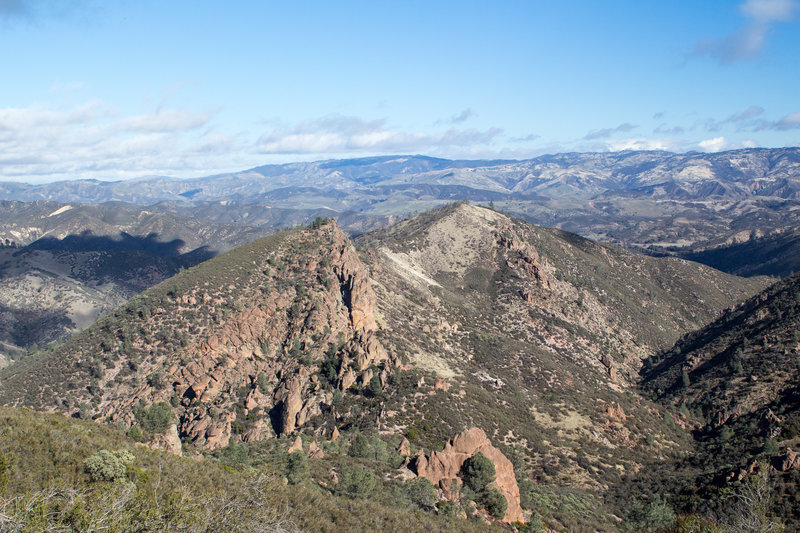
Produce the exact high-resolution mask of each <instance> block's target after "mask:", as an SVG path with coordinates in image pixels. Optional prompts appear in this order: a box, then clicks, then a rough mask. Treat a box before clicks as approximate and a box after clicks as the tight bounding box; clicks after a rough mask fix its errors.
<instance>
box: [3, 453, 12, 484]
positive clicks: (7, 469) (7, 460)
mask: <svg viewBox="0 0 800 533" xmlns="http://www.w3.org/2000/svg"><path fill="white" fill-rule="evenodd" d="M13 468H14V454H12V453H3V454H0V490H2V489H3V488H4V487H5V486H6V485H8V482H9V481H10V480H11V471H12V469H13Z"/></svg>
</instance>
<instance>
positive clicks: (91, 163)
mask: <svg viewBox="0 0 800 533" xmlns="http://www.w3.org/2000/svg"><path fill="white" fill-rule="evenodd" d="M212 116H213V113H211V112H204V113H196V112H192V111H189V110H186V109H162V110H157V111H153V112H147V113H141V114H137V115H132V116H120V113H119V112H118V111H116V110H114V109H113V108H112V107H110V106H108V105H106V104H104V103H103V102H100V101H90V102H86V103H84V104H81V105H77V106H74V107H72V108H65V109H53V108H50V107H48V106H45V105H41V104H37V105H32V106H29V107H25V108H0V163H1V164H0V180H3V179H22V180H26V181H41V180H44V179H48V180H53V179H67V178H70V179H71V178H82V177H93V178H100V179H109V178H121V177H128V176H132V175H139V174H142V173H158V174H167V173H170V172H172V171H184V170H186V169H187V168H196V167H197V166H200V165H207V164H208V163H209V160H208V159H207V158H206V157H205V156H206V155H209V154H211V153H212V150H211V149H210V148H211V147H210V144H207V145H206V146H205V147H204V146H203V144H202V143H203V142H206V143H210V142H212V141H211V139H210V138H206V137H207V135H208V132H207V131H206V132H204V131H201V128H203V127H204V126H208V124H209V123H210V121H211V119H212ZM217 140H219V139H217ZM203 148H205V150H203ZM37 177H38V178H37Z"/></svg>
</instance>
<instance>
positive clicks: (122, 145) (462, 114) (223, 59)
mask: <svg viewBox="0 0 800 533" xmlns="http://www.w3.org/2000/svg"><path fill="white" fill-rule="evenodd" d="M290 4H291V5H290ZM799 4H800V1H798V0H743V1H740V2H736V1H714V0H704V1H702V2H697V1H696V0H693V1H682V0H671V1H669V2H630V1H624V2H623V1H614V0H608V1H603V2H597V1H596V0H586V1H569V0H566V1H561V2H550V1H544V0H542V1H534V0H529V1H521V0H520V1H513V2H501V1H498V2H470V1H464V0H462V1H458V2H445V1H442V2H415V1H404V2H346V1H345V2H296V3H289V2H266V1H263V2H244V1H235V0H233V1H228V2H224V3H223V2H204V1H192V2H188V1H181V0H174V1H169V2H164V1H163V0H161V1H158V2H154V1H153V2H151V1H148V0H138V1H133V0H120V1H117V2H104V1H99V0H85V1H80V0H31V1H25V0H0V180H4V181H9V180H13V181H27V182H44V181H52V180H57V179H73V178H97V179H125V178H131V177H137V176H146V175H169V176H178V177H192V176H202V175H208V174H213V173H217V172H225V171H233V170H242V169H245V168H249V167H252V166H256V165H261V164H266V163H278V162H290V161H300V160H316V159H329V158H341V157H359V156H365V155H376V154H408V153H420V154H426V155H431V156H438V157H448V158H469V159H477V158H513V159H521V158H527V157H534V156H536V155H540V154H544V153H554V152H564V151H608V150H623V149H666V150H672V151H688V150H700V151H717V150H723V149H732V148H740V147H747V146H767V147H778V146H796V145H800V88H799V86H800V83H798V82H800V5H799Z"/></svg>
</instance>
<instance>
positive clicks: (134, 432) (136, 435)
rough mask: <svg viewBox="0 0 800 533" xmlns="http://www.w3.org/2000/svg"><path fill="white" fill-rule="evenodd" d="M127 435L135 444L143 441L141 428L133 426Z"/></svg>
mask: <svg viewBox="0 0 800 533" xmlns="http://www.w3.org/2000/svg"><path fill="white" fill-rule="evenodd" d="M127 435H128V437H129V438H130V439H131V440H132V441H134V442H141V441H142V430H141V429H139V426H131V428H130V429H129V430H128V432H127Z"/></svg>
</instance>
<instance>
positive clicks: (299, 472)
mask: <svg viewBox="0 0 800 533" xmlns="http://www.w3.org/2000/svg"><path fill="white" fill-rule="evenodd" d="M308 476H309V469H308V458H307V457H306V454H305V453H303V452H302V451H301V450H295V451H293V452H292V453H290V454H289V458H288V459H287V461H286V479H287V480H288V481H289V483H290V484H291V485H299V484H300V483H303V482H304V481H306V480H307V479H308Z"/></svg>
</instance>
